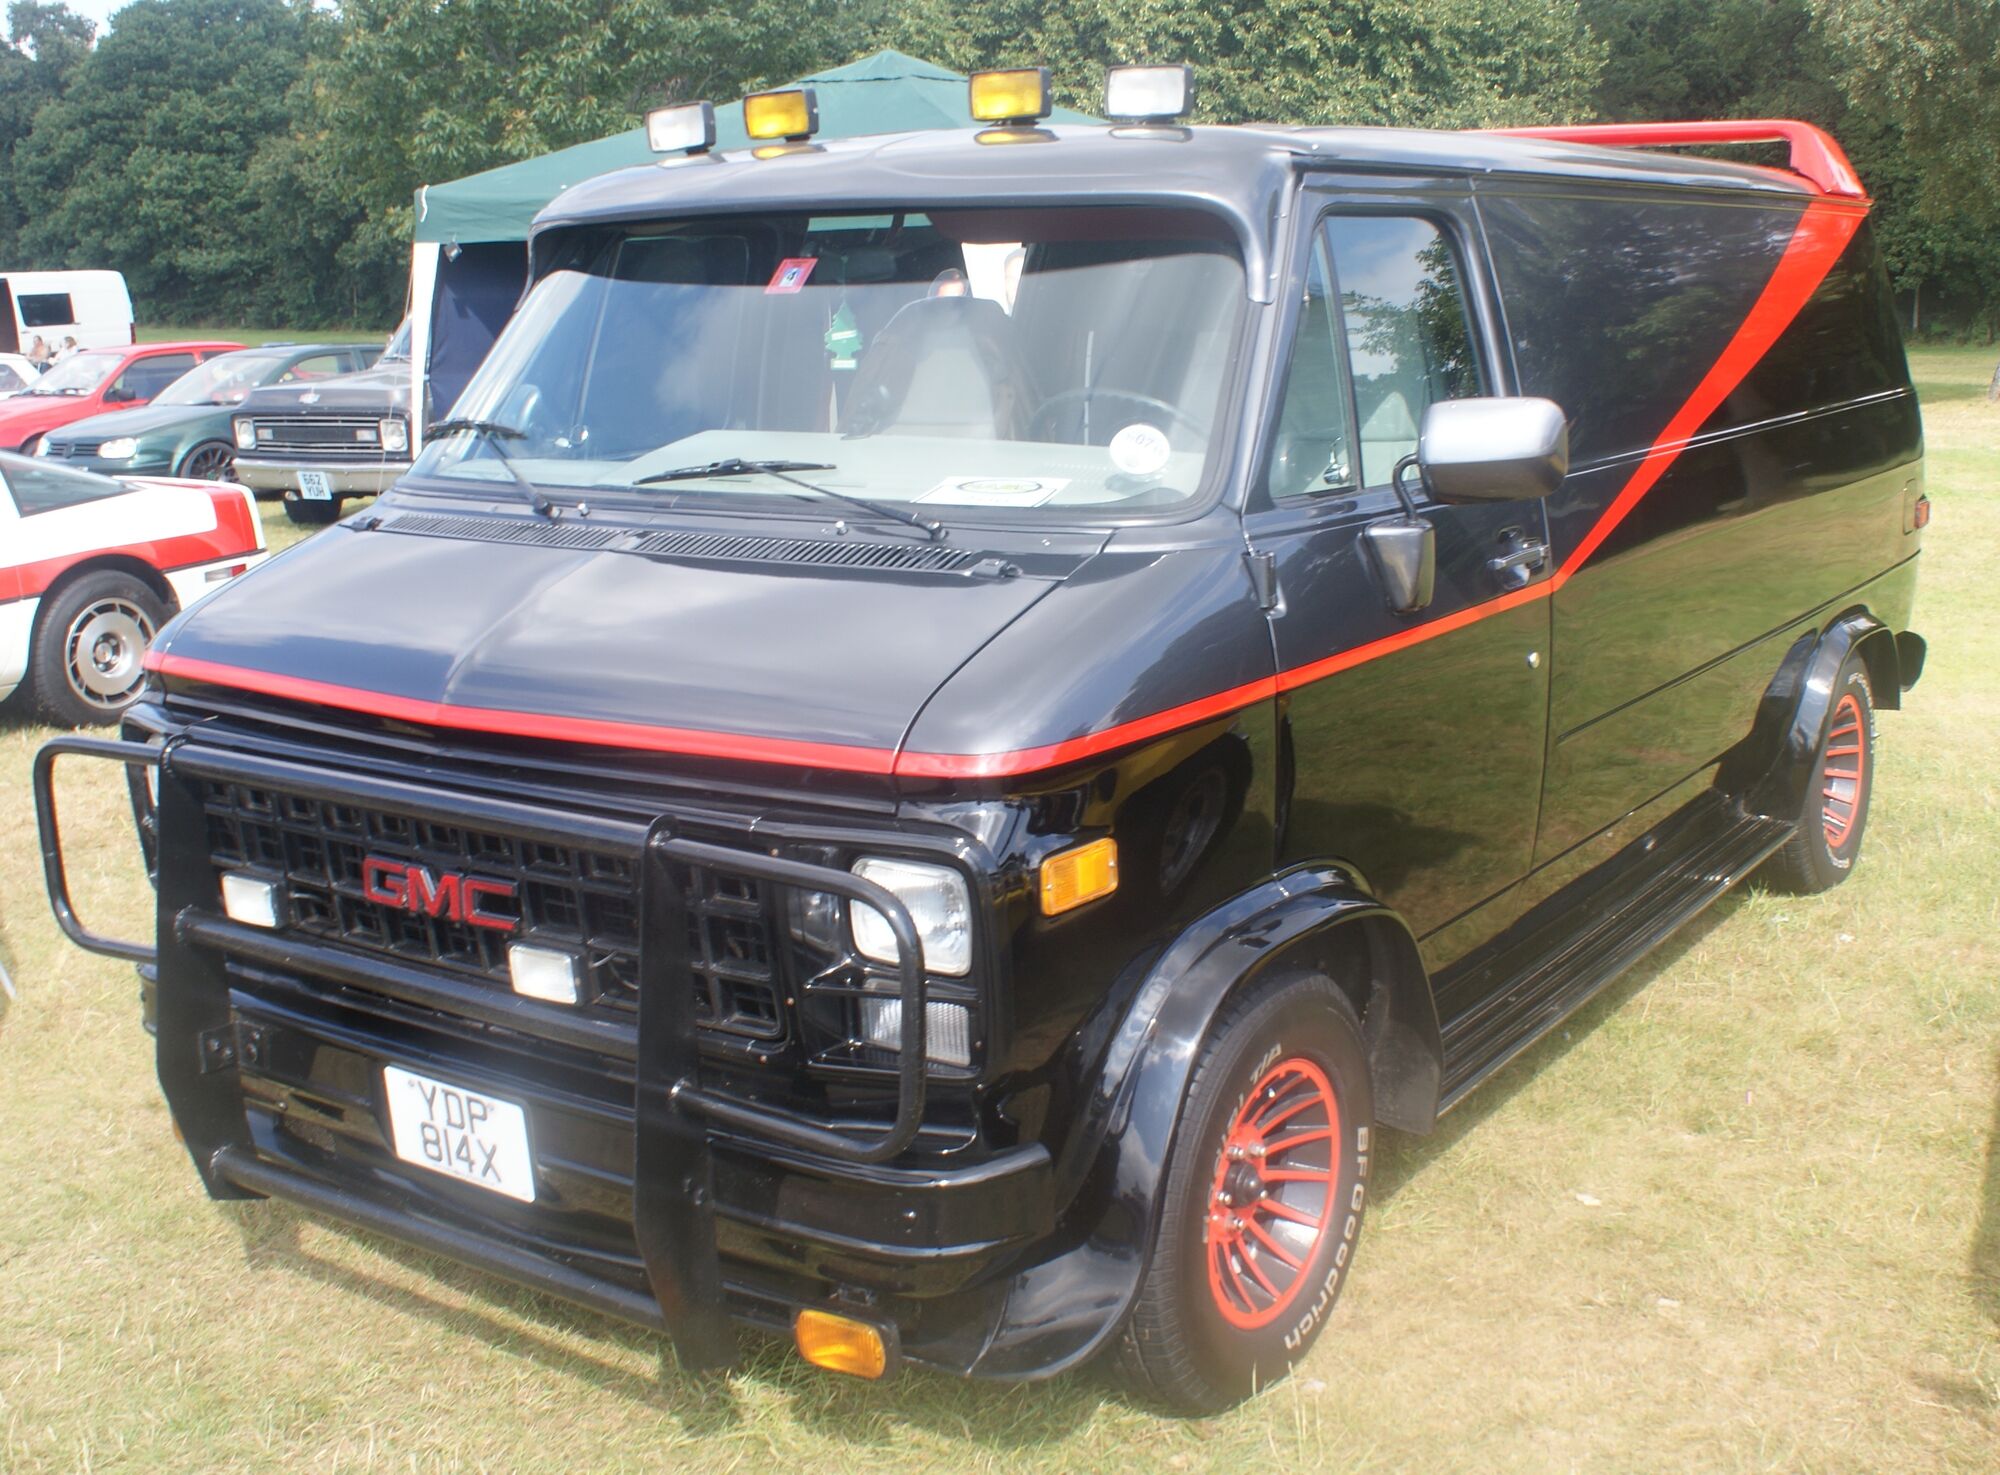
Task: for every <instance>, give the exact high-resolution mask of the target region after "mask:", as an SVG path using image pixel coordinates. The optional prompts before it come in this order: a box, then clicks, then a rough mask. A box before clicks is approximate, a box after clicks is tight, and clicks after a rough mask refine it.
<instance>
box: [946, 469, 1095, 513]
mask: <svg viewBox="0 0 2000 1475" xmlns="http://www.w3.org/2000/svg"><path fill="white" fill-rule="evenodd" d="M1068 485H1069V478H1068V477H1066V476H948V477H946V478H945V479H944V480H943V481H941V482H939V483H938V484H937V485H936V486H934V487H932V488H931V489H930V490H929V491H927V492H925V493H924V494H923V495H922V496H921V497H919V498H917V500H918V501H919V502H951V503H955V504H957V505H958V506H961V507H1039V506H1041V505H1042V503H1044V502H1046V501H1048V500H1049V498H1051V497H1053V496H1054V495H1055V494H1056V493H1057V492H1059V491H1061V490H1062V489H1063V488H1064V487H1066V486H1068Z"/></svg>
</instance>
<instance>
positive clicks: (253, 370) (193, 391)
mask: <svg viewBox="0 0 2000 1475" xmlns="http://www.w3.org/2000/svg"><path fill="white" fill-rule="evenodd" d="M284 362H285V360H284V357H283V356H282V355H280V354H270V353H225V354H223V355H221V356H220V357H218V358H212V359H210V360H209V361H208V362H207V363H205V364H199V365H197V366H196V367H194V368H192V369H189V370H188V371H187V372H186V373H185V374H183V375H181V377H180V378H178V379H176V380H175V381H174V382H173V383H171V384H169V385H168V386H167V387H166V388H165V389H163V390H161V391H160V392H159V393H158V394H156V395H154V396H153V403H154V404H156V405H233V404H237V403H239V402H240V401H241V400H242V398H243V396H244V395H246V394H248V393H249V392H250V391H251V390H253V389H255V388H257V386H258V385H260V384H269V383H270V382H271V381H272V380H273V379H275V378H276V377H277V376H278V373H279V371H280V369H282V368H283V367H284Z"/></svg>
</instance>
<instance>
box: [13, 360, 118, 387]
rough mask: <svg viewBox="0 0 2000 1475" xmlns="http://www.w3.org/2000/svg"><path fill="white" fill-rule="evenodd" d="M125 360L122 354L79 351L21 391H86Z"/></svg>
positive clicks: (108, 376) (100, 381) (98, 383)
mask: <svg viewBox="0 0 2000 1475" xmlns="http://www.w3.org/2000/svg"><path fill="white" fill-rule="evenodd" d="M124 362H125V355H124V354H122V353H79V354H73V355H71V356H70V357H69V358H66V359H64V360H63V361H62V362H61V363H59V364H57V365H56V366H55V367H54V368H52V369H50V370H49V371H48V373H46V374H44V375H42V377H41V378H39V379H37V380H36V381H35V384H34V387H33V388H32V389H24V390H23V391H21V392H22V393H23V394H89V393H91V392H92V391H94V390H95V389H96V388H97V386H98V385H100V384H102V383H103V382H104V381H105V380H106V379H109V378H110V377H111V375H112V373H113V371H115V370H116V369H117V367H118V366H119V365H120V364H122V363H124Z"/></svg>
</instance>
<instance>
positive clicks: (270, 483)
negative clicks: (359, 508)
mask: <svg viewBox="0 0 2000 1475" xmlns="http://www.w3.org/2000/svg"><path fill="white" fill-rule="evenodd" d="M409 469H410V463H409V462H408V461H374V462H370V463H368V464H367V465H365V466H357V465H354V464H352V463H342V462H321V461H307V460H303V459H300V458H297V457H291V458H277V457H268V456H255V455H251V454H249V453H247V452H243V451H239V452H237V455H236V471H235V477H236V480H238V481H240V482H242V483H243V485H245V486H246V487H249V488H250V489H251V490H253V491H258V492H285V493H289V494H291V495H293V496H296V495H297V494H298V490H299V473H300V472H301V471H322V472H325V473H326V475H327V476H328V477H329V478H330V479H331V480H332V482H333V489H334V492H335V494H336V495H338V496H342V497H373V496H376V495H378V494H380V493H382V492H386V491H387V490H388V489H389V488H390V487H392V486H394V485H395V484H396V481H397V480H398V478H400V477H401V476H402V475H403V473H405V472H406V471H408V470H409Z"/></svg>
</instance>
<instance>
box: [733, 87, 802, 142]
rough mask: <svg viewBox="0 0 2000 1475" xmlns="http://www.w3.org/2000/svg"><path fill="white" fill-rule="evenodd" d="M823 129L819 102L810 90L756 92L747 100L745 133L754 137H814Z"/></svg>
mask: <svg viewBox="0 0 2000 1475" xmlns="http://www.w3.org/2000/svg"><path fill="white" fill-rule="evenodd" d="M818 128H819V103H818V102H817V101H816V100H815V99H814V97H813V90H812V88H810V87H792V88H788V89H786V90H785V91H783V92H756V93H752V94H751V95H750V96H749V97H746V98H744V99H743V131H744V132H745V133H747V134H749V135H750V136H751V137H752V138H810V137H812V135H813V134H814V133H815V132H816V131H817V130H818Z"/></svg>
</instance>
